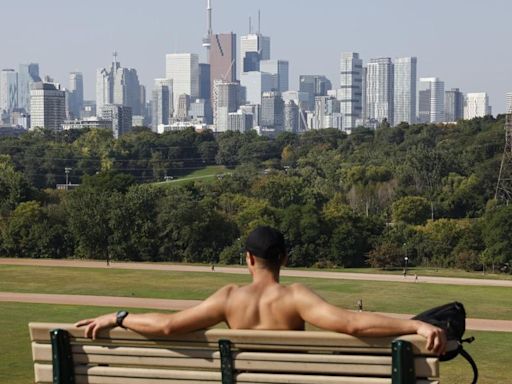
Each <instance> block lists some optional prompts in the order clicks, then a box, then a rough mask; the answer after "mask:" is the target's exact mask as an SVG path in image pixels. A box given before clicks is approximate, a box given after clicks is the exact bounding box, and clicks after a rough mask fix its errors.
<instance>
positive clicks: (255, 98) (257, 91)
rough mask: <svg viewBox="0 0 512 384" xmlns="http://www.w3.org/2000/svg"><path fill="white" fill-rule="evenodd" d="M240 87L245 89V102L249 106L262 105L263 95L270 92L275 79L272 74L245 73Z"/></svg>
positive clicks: (241, 77) (241, 78) (242, 75)
mask: <svg viewBox="0 0 512 384" xmlns="http://www.w3.org/2000/svg"><path fill="white" fill-rule="evenodd" d="M240 85H241V86H242V87H245V101H246V102H247V103H249V104H261V94H262V93H263V92H270V91H271V90H272V88H273V85H274V79H273V78H272V75H271V74H270V73H265V72H256V71H252V72H244V73H242V74H241V75H240Z"/></svg>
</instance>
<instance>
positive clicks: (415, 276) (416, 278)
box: [414, 273, 418, 282]
mask: <svg viewBox="0 0 512 384" xmlns="http://www.w3.org/2000/svg"><path fill="white" fill-rule="evenodd" d="M414 282H418V275H417V274H416V273H415V274H414Z"/></svg>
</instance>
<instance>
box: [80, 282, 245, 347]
mask: <svg viewBox="0 0 512 384" xmlns="http://www.w3.org/2000/svg"><path fill="white" fill-rule="evenodd" d="M234 287H235V286H234V285H228V286H225V287H223V288H221V289H219V290H218V291H217V292H215V293H214V294H213V295H211V296H210V297H208V298H207V299H206V300H204V301H203V302H201V303H200V304H199V305H197V306H195V307H192V308H188V309H185V310H183V311H180V312H176V313H173V314H163V313H144V314H132V313H130V314H129V315H128V316H126V317H125V319H124V321H123V327H125V328H128V329H131V330H132V331H135V332H138V333H141V334H144V335H152V336H168V335H171V334H181V333H187V332H192V331H196V330H198V329H205V328H208V327H211V326H213V325H215V324H218V323H220V322H222V321H225V320H226V316H225V306H226V303H227V301H228V299H229V295H230V293H231V291H232V290H233V288H234ZM75 326H77V327H85V328H84V334H85V337H89V338H92V339H95V338H96V337H97V335H98V332H99V331H101V330H102V329H109V328H113V327H115V326H116V315H115V313H111V314H107V315H103V316H99V317H96V318H93V319H85V320H81V321H79V322H77V323H76V324H75Z"/></svg>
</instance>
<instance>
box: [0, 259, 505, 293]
mask: <svg viewBox="0 0 512 384" xmlns="http://www.w3.org/2000/svg"><path fill="white" fill-rule="evenodd" d="M2 264H4V265H33V266H47V267H76V268H111V269H113V268H116V269H137V270H158V271H174V272H209V273H211V267H209V266H195V265H183V264H157V263H123V262H114V263H110V266H109V267H107V265H106V263H105V262H104V261H89V260H54V259H5V258H0V265H2ZM215 272H216V273H217V272H218V273H232V274H248V272H247V270H246V269H245V268H237V267H215ZM281 275H282V276H289V277H312V278H322V279H339V280H367V281H388V282H399V283H403V282H406V283H413V284H414V283H428V284H449V285H473V286H490V287H510V288H512V280H491V279H469V278H457V277H436V276H419V277H418V280H417V281H416V279H415V278H414V276H407V277H406V278H404V277H403V276H401V275H386V274H370V273H351V272H323V271H299V270H292V269H284V270H283V271H282V272H281Z"/></svg>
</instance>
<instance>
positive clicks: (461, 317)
mask: <svg viewBox="0 0 512 384" xmlns="http://www.w3.org/2000/svg"><path fill="white" fill-rule="evenodd" d="M413 319H414V320H421V321H423V322H425V323H429V324H432V325H434V326H436V327H439V328H441V329H444V330H445V331H446V338H447V339H448V341H450V340H455V341H456V342H457V344H458V346H457V348H456V349H454V350H451V351H447V352H446V353H445V354H444V355H442V356H440V357H439V360H440V361H448V360H451V359H453V358H455V357H456V356H458V355H459V354H460V355H462V357H464V358H465V359H466V360H467V361H468V363H469V364H470V365H471V368H473V381H472V384H476V382H477V381H478V367H477V366H476V363H475V361H474V360H473V358H472V357H471V355H470V354H469V353H468V352H467V351H465V350H464V348H463V347H462V343H472V342H473V341H474V340H475V338H474V337H469V338H467V339H462V336H464V332H465V331H466V310H465V309H464V306H463V305H462V303H459V302H457V301H455V302H453V303H448V304H445V305H441V306H439V307H435V308H432V309H429V310H427V311H425V312H422V313H420V314H419V315H417V316H415V317H413Z"/></svg>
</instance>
